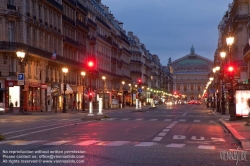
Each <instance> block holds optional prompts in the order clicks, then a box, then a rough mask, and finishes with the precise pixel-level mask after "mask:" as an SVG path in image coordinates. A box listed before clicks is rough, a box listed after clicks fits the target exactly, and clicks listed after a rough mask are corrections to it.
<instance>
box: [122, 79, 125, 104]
mask: <svg viewBox="0 0 250 166" xmlns="http://www.w3.org/2000/svg"><path fill="white" fill-rule="evenodd" d="M124 84H125V82H124V81H122V108H125V105H124Z"/></svg>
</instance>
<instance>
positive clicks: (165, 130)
mask: <svg viewBox="0 0 250 166" xmlns="http://www.w3.org/2000/svg"><path fill="white" fill-rule="evenodd" d="M169 130H170V129H163V130H162V131H163V132H168V131H169Z"/></svg>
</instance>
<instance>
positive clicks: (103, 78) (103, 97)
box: [102, 76, 106, 109]
mask: <svg viewBox="0 0 250 166" xmlns="http://www.w3.org/2000/svg"><path fill="white" fill-rule="evenodd" d="M102 80H103V94H102V100H103V101H102V102H103V109H105V94H104V90H105V80H106V77H105V76H102Z"/></svg>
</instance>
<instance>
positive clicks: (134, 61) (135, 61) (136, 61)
mask: <svg viewBox="0 0 250 166" xmlns="http://www.w3.org/2000/svg"><path fill="white" fill-rule="evenodd" d="M130 62H131V63H137V64H140V65H142V62H141V61H139V60H130Z"/></svg>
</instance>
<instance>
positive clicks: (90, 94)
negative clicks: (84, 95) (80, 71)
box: [89, 92, 93, 101]
mask: <svg viewBox="0 0 250 166" xmlns="http://www.w3.org/2000/svg"><path fill="white" fill-rule="evenodd" d="M92 98H93V93H92V92H90V93H89V101H92Z"/></svg>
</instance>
